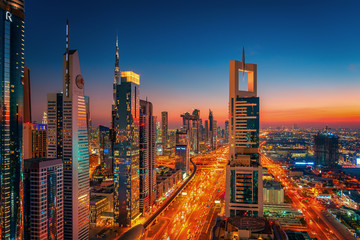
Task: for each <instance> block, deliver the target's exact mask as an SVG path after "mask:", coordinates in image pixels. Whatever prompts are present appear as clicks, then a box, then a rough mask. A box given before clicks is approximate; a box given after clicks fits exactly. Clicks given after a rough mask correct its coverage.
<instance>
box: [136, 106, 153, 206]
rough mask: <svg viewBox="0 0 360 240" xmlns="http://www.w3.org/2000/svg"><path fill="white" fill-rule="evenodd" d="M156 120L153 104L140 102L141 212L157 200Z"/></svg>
mask: <svg viewBox="0 0 360 240" xmlns="http://www.w3.org/2000/svg"><path fill="white" fill-rule="evenodd" d="M155 148H156V118H155V117H154V116H153V106H152V103H151V102H148V101H144V100H140V166H139V167H140V211H141V212H142V213H144V212H147V211H148V210H149V207H150V206H151V205H152V204H153V203H154V202H155V200H156V165H155V157H156V156H155V155H156V152H155Z"/></svg>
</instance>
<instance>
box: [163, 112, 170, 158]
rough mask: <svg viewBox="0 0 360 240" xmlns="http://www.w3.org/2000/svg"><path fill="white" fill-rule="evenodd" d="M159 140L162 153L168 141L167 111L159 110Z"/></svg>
mask: <svg viewBox="0 0 360 240" xmlns="http://www.w3.org/2000/svg"><path fill="white" fill-rule="evenodd" d="M161 142H162V149H163V153H164V152H165V149H166V148H167V143H168V112H161Z"/></svg>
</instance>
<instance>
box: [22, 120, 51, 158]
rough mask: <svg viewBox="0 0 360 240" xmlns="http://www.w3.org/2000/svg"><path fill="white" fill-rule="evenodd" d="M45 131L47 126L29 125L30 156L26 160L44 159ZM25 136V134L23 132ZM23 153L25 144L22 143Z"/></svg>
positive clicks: (45, 154)
mask: <svg viewBox="0 0 360 240" xmlns="http://www.w3.org/2000/svg"><path fill="white" fill-rule="evenodd" d="M46 130H47V126H46V125H45V124H31V141H30V143H31V156H29V157H25V155H24V159H27V158H46V156H47V153H46V146H47V142H46ZM24 134H25V132H24ZM24 152H25V143H24Z"/></svg>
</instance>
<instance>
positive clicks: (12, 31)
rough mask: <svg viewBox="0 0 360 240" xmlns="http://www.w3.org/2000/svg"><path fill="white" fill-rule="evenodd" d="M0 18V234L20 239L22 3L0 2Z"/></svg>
mask: <svg viewBox="0 0 360 240" xmlns="http://www.w3.org/2000/svg"><path fill="white" fill-rule="evenodd" d="M0 15H1V20H0V33H1V41H0V55H1V57H0V72H1V74H0V109H1V111H0V119H1V121H0V142H1V143H0V179H1V187H0V202H1V204H0V219H1V222H0V234H1V238H2V239H21V238H22V231H23V201H22V198H23V195H22V172H23V155H22V154H23V153H22V149H23V148H22V144H23V142H22V141H23V139H22V137H23V136H22V128H23V117H24V116H23V114H24V107H23V95H24V93H23V85H22V80H23V78H24V61H25V60H24V51H25V50H24V48H25V47H24V31H25V28H24V19H25V15H24V0H17V1H1V2H0ZM25 97H26V96H25Z"/></svg>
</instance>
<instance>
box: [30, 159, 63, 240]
mask: <svg viewBox="0 0 360 240" xmlns="http://www.w3.org/2000/svg"><path fill="white" fill-rule="evenodd" d="M24 162H25V164H24V210H25V211H24V213H25V214H24V215H25V224H24V225H25V233H24V239H26V240H30V239H44V240H45V239H54V240H55V239H58V240H61V239H64V220H63V162H62V159H47V158H33V159H26V160H24Z"/></svg>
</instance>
